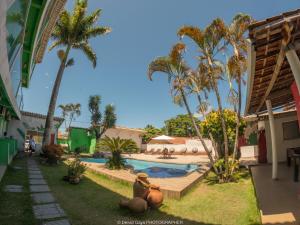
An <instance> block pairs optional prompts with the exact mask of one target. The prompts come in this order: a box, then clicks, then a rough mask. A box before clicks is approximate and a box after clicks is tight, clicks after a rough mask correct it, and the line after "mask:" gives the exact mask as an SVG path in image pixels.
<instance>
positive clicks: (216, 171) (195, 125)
mask: <svg viewBox="0 0 300 225" xmlns="http://www.w3.org/2000/svg"><path fill="white" fill-rule="evenodd" d="M180 94H181V96H182V99H183V102H184V105H185V108H186V110H187V112H188V114H189V116H190V119H191V120H192V123H193V126H194V128H195V130H196V134H197V136H198V138H199V140H200V142H201V144H202V145H203V147H204V150H205V152H206V153H207V155H208V158H209V161H210V163H211V165H212V167H213V170H214V172H215V173H216V174H217V175H218V170H217V168H216V167H215V165H214V164H215V162H214V159H213V157H212V155H211V152H210V151H209V149H208V147H207V146H206V143H205V141H204V140H203V137H202V134H201V132H200V130H199V127H198V125H197V124H196V121H195V119H194V116H193V114H192V112H191V109H190V107H189V104H188V102H187V99H186V96H185V93H184V91H183V90H182V89H180Z"/></svg>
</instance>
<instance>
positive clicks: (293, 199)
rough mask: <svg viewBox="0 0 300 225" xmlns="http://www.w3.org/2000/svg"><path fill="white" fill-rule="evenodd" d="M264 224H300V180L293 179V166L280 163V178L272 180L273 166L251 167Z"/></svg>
mask: <svg viewBox="0 0 300 225" xmlns="http://www.w3.org/2000/svg"><path fill="white" fill-rule="evenodd" d="M251 172H252V176H253V181H254V185H255V190H256V195H257V199H258V206H259V209H260V212H261V218H262V223H263V224H290V225H291V224H300V210H299V209H300V199H299V191H300V182H294V181H293V167H287V166H286V164H279V165H278V177H279V179H278V180H276V181H274V180H272V178H271V177H272V166H271V165H259V166H253V167H251Z"/></svg>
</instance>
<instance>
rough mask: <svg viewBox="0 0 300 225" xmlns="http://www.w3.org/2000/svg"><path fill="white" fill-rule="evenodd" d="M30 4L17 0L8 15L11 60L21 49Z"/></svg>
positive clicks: (9, 54) (23, 0) (8, 45)
mask: <svg viewBox="0 0 300 225" xmlns="http://www.w3.org/2000/svg"><path fill="white" fill-rule="evenodd" d="M28 2H29V1H26V0H15V1H14V3H13V4H12V5H11V7H10V8H9V9H8V10H7V13H6V29H7V38H6V41H7V54H8V59H9V60H10V59H11V58H12V56H13V55H14V53H15V51H16V50H18V48H19V47H20V42H21V38H22V31H23V28H24V24H25V18H26V11H27V7H28Z"/></svg>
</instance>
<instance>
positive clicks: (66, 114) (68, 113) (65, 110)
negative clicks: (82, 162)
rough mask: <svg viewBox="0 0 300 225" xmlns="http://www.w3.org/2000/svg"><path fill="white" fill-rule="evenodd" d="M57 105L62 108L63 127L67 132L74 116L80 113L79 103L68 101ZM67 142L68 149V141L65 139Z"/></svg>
mask: <svg viewBox="0 0 300 225" xmlns="http://www.w3.org/2000/svg"><path fill="white" fill-rule="evenodd" d="M58 107H59V108H60V109H61V110H62V117H63V118H64V122H65V129H66V131H68V133H69V131H70V127H71V125H72V122H73V121H74V120H75V118H76V117H78V116H80V114H81V105H80V104H79V103H76V104H73V103H70V104H66V105H59V106H58ZM67 144H68V149H69V150H70V145H69V141H67Z"/></svg>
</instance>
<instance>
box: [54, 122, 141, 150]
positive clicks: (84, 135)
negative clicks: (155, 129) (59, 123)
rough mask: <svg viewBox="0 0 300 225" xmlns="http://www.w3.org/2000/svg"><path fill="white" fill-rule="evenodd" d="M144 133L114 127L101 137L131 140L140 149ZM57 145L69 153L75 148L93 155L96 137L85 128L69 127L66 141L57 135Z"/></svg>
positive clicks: (64, 136) (62, 136) (132, 129)
mask: <svg viewBox="0 0 300 225" xmlns="http://www.w3.org/2000/svg"><path fill="white" fill-rule="evenodd" d="M144 132H145V131H143V130H141V129H134V128H127V127H119V126H116V127H114V128H110V129H107V130H106V132H105V133H104V134H103V136H102V137H105V136H108V137H110V138H116V137H120V138H122V139H131V140H133V141H134V142H135V143H136V145H137V147H138V148H139V149H141V148H142V135H143V134H144ZM57 142H58V143H59V144H62V145H64V146H65V147H67V146H68V147H69V148H70V149H71V151H74V150H75V149H76V148H81V151H83V152H86V153H94V152H95V150H96V137H95V136H94V135H93V134H92V132H90V130H89V129H87V128H82V127H71V128H70V129H69V139H68V140H67V139H66V135H62V134H60V135H59V138H58V140H57Z"/></svg>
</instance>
